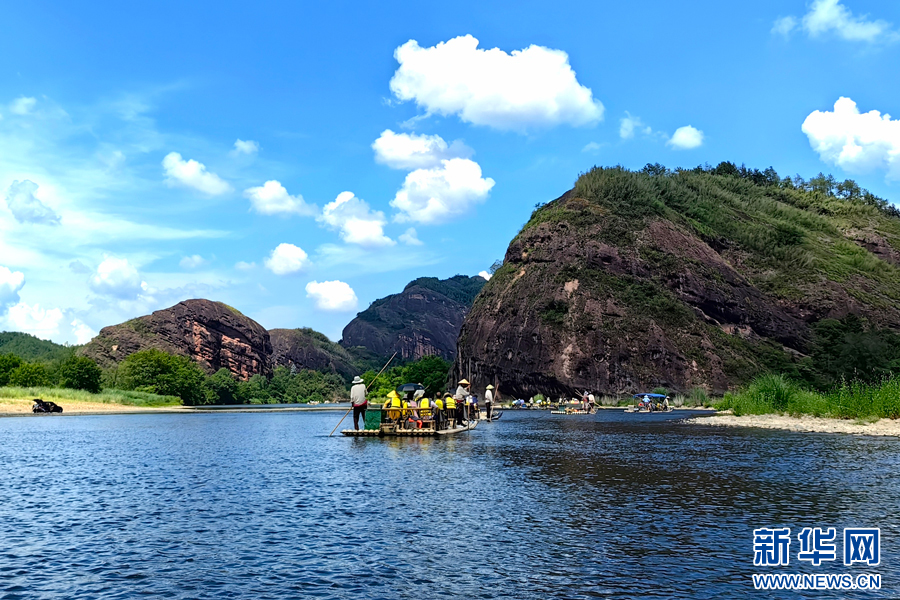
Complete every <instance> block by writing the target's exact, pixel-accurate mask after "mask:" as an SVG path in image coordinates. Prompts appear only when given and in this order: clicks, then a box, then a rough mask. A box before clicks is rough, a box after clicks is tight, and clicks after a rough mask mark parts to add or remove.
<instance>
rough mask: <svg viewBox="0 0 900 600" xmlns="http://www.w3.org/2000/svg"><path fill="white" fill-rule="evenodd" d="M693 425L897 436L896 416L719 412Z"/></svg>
mask: <svg viewBox="0 0 900 600" xmlns="http://www.w3.org/2000/svg"><path fill="white" fill-rule="evenodd" d="M687 422H688V423H692V424H695V425H714V426H718V427H761V428H764V429H785V430H787V431H804V432H814V433H852V434H857V435H885V436H894V437H900V419H880V420H878V421H875V422H873V423H866V422H861V421H855V420H850V419H826V418H821V417H811V416H808V415H804V416H802V417H791V416H787V415H743V416H740V417H736V416H734V415H732V414H728V413H727V412H726V413H720V414H717V415H713V416H710V417H697V418H694V419H689V420H688V421H687Z"/></svg>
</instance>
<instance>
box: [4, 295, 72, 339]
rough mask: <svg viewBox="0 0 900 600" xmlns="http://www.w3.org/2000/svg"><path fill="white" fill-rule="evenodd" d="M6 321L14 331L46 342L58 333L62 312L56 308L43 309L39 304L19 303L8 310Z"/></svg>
mask: <svg viewBox="0 0 900 600" xmlns="http://www.w3.org/2000/svg"><path fill="white" fill-rule="evenodd" d="M6 320H7V322H8V323H9V324H10V325H11V326H12V328H13V329H14V330H15V331H24V332H25V333H30V334H32V335H35V336H37V337H39V338H42V339H45V340H48V339H50V337H51V336H53V335H56V334H58V333H59V325H60V323H62V320H63V312H62V311H61V310H60V309H58V308H50V309H44V308H41V306H40V304H35V305H34V306H29V305H28V304H25V303H24V302H20V303H19V304H16V305H15V306H13V307H11V308H10V309H9V315H8V316H7V317H6Z"/></svg>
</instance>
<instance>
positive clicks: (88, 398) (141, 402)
mask: <svg viewBox="0 0 900 600" xmlns="http://www.w3.org/2000/svg"><path fill="white" fill-rule="evenodd" d="M0 398H27V399H31V398H40V399H41V400H49V401H51V402H56V403H60V402H99V403H102V404H123V405H126V406H147V407H156V406H180V405H181V398H179V397H178V396H160V395H158V394H150V393H147V392H132V391H126V390H113V389H109V390H103V391H102V392H100V393H99V394H91V393H90V392H85V391H83V390H72V389H67V388H55V387H14V386H5V387H0Z"/></svg>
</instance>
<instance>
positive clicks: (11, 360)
mask: <svg viewBox="0 0 900 600" xmlns="http://www.w3.org/2000/svg"><path fill="white" fill-rule="evenodd" d="M20 366H22V359H21V358H19V357H18V356H16V355H15V354H0V386H2V385H8V384H9V374H10V373H12V372H13V371H14V370H15V369H16V368H17V367H20Z"/></svg>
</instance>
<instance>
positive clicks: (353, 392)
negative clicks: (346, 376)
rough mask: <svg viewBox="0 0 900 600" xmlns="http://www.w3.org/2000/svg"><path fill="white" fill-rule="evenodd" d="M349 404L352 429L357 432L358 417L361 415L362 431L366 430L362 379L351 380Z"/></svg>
mask: <svg viewBox="0 0 900 600" xmlns="http://www.w3.org/2000/svg"><path fill="white" fill-rule="evenodd" d="M350 404H351V405H352V406H353V429H356V430H357V431H359V417H360V415H362V421H363V429H365V428H366V406H367V405H368V403H367V402H366V384H365V382H364V381H363V380H362V377H360V376H359V375H357V376H356V377H354V378H353V387H351V388H350Z"/></svg>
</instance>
